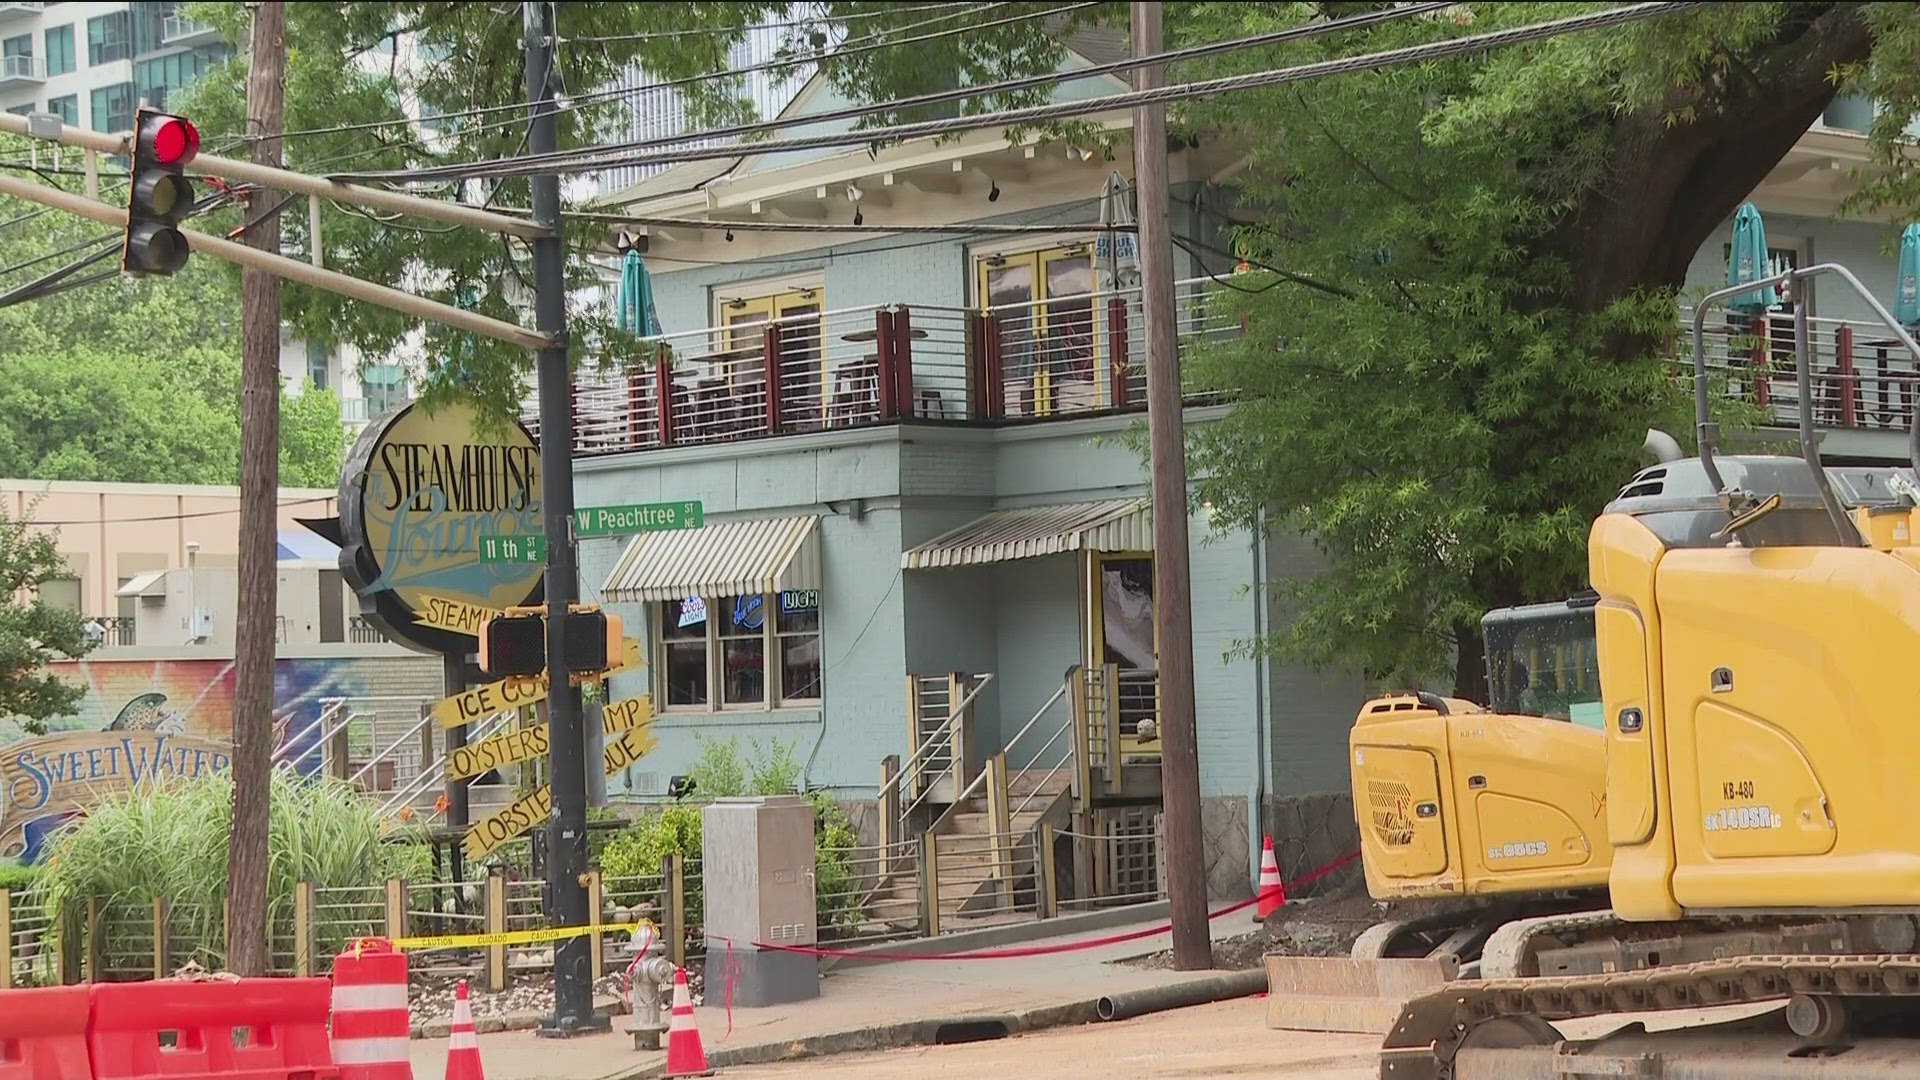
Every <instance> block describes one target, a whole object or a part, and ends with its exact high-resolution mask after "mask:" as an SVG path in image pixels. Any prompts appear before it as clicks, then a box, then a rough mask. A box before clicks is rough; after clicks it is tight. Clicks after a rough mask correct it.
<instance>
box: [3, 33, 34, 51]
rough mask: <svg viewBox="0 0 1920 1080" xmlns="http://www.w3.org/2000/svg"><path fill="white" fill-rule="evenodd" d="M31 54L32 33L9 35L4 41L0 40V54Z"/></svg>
mask: <svg viewBox="0 0 1920 1080" xmlns="http://www.w3.org/2000/svg"><path fill="white" fill-rule="evenodd" d="M32 55H33V35H32V34H21V35H20V36H19V37H10V38H7V39H6V40H5V41H0V56H32Z"/></svg>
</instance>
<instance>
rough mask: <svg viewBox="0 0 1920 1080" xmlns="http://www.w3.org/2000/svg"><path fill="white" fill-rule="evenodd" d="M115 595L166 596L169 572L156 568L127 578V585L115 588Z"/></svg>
mask: <svg viewBox="0 0 1920 1080" xmlns="http://www.w3.org/2000/svg"><path fill="white" fill-rule="evenodd" d="M113 595H115V596H146V597H152V596H165V595H167V572H166V571H165V570H154V571H151V572H149V573H145V574H135V575H134V576H133V577H130V578H128V579H127V583H126V584H125V585H122V586H120V587H119V588H117V589H115V590H113Z"/></svg>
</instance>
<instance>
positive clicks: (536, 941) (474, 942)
mask: <svg viewBox="0 0 1920 1080" xmlns="http://www.w3.org/2000/svg"><path fill="white" fill-rule="evenodd" d="M642 929H651V930H652V931H653V932H654V933H656V934H657V933H659V932H660V930H659V927H656V926H654V925H653V924H652V923H650V922H647V921H645V920H642V921H640V922H637V923H593V924H592V925H590V926H550V927H547V928H546V929H543V930H501V931H498V932H495V933H491V934H439V935H435V936H433V937H405V938H393V939H391V940H390V941H389V942H388V944H390V945H392V946H393V948H394V949H396V950H398V951H400V952H439V951H442V950H445V949H490V948H495V947H497V946H501V945H541V944H544V943H546V942H549V941H566V940H567V939H569V938H577V937H585V936H586V935H588V934H633V933H638V932H639V931H640V930H642Z"/></svg>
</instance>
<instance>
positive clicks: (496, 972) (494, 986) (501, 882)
mask: <svg viewBox="0 0 1920 1080" xmlns="http://www.w3.org/2000/svg"><path fill="white" fill-rule="evenodd" d="M483 914H484V915H485V916H486V919H485V921H484V922H482V923H481V926H482V927H484V929H485V932H486V933H489V934H504V933H506V931H507V876H506V875H505V874H503V873H501V872H500V870H499V869H498V868H495V869H494V870H493V871H491V872H490V873H488V874H487V889H486V911H485V912H483ZM506 988H507V947H506V946H505V945H489V946H487V989H488V990H490V991H492V992H493V993H496V994H497V993H500V992H501V991H503V990H505V989H506Z"/></svg>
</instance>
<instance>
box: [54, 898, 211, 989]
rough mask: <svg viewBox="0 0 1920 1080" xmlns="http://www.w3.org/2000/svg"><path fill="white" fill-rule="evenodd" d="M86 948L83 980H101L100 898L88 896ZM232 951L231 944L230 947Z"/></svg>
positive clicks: (82, 964) (82, 970)
mask: <svg viewBox="0 0 1920 1080" xmlns="http://www.w3.org/2000/svg"><path fill="white" fill-rule="evenodd" d="M82 940H83V941H84V942H85V949H84V952H83V954H82V957H81V969H80V971H81V974H80V979H81V981H82V982H90V983H95V982H99V981H101V980H100V975H101V971H100V898H99V897H97V896H89V897H87V925H86V936H85V937H84V938H83V939H82ZM228 948H229V951H231V948H232V947H231V946H229V947H228Z"/></svg>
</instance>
